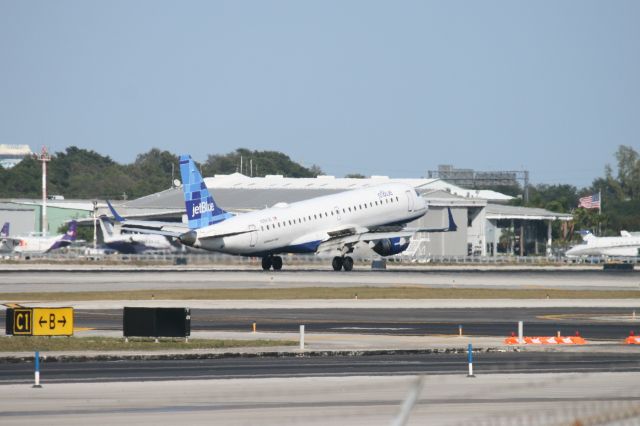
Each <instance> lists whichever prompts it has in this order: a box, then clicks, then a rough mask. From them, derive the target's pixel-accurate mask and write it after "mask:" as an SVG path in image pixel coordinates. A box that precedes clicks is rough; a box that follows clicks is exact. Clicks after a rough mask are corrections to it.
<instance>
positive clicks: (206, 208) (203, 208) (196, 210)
mask: <svg viewBox="0 0 640 426" xmlns="http://www.w3.org/2000/svg"><path fill="white" fill-rule="evenodd" d="M191 207H192V210H191V216H198V215H200V214H202V213H207V212H213V211H215V209H216V205H215V204H213V203H207V202H206V201H200V204H194V205H193V206H191Z"/></svg>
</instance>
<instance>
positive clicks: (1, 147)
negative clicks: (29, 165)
mask: <svg viewBox="0 0 640 426" xmlns="http://www.w3.org/2000/svg"><path fill="white" fill-rule="evenodd" d="M31 155H33V153H32V152H31V148H29V145H8V144H0V166H2V167H4V168H5V169H10V168H12V167H13V166H15V165H16V164H18V163H19V162H21V161H22V159H23V158H25V157H28V156H31Z"/></svg>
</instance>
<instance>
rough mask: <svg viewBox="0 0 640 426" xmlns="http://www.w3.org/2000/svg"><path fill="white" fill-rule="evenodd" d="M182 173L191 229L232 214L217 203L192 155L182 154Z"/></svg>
mask: <svg viewBox="0 0 640 426" xmlns="http://www.w3.org/2000/svg"><path fill="white" fill-rule="evenodd" d="M180 175H181V176H182V190H183V192H184V203H185V207H186V210H187V219H189V228H190V229H198V228H202V227H205V226H209V225H212V224H214V223H218V222H221V221H223V220H225V219H227V218H228V217H230V216H231V215H230V214H229V213H227V212H225V211H224V210H222V209H221V208H220V207H218V206H217V205H216V203H215V201H214V200H213V197H212V196H211V194H209V190H208V189H207V185H205V183H204V180H203V179H202V176H201V175H200V172H199V171H198V169H197V168H196V165H195V163H194V162H193V160H192V159H191V156H190V155H181V156H180Z"/></svg>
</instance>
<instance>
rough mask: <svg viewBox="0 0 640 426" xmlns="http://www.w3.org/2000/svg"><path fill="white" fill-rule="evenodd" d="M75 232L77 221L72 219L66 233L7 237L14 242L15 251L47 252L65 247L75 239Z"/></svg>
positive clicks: (27, 252)
mask: <svg viewBox="0 0 640 426" xmlns="http://www.w3.org/2000/svg"><path fill="white" fill-rule="evenodd" d="M77 235H78V233H77V223H76V221H75V220H72V221H71V222H70V223H69V229H68V230H67V232H66V233H64V234H60V235H55V236H51V237H44V236H42V237H40V236H28V237H9V239H10V240H12V241H13V242H14V244H15V249H14V251H15V252H16V253H25V254H29V253H47V252H49V251H51V250H55V249H59V248H62V247H67V246H68V245H70V244H71V243H72V242H74V241H75V239H76V236H77Z"/></svg>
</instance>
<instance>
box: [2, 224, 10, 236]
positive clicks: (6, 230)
mask: <svg viewBox="0 0 640 426" xmlns="http://www.w3.org/2000/svg"><path fill="white" fill-rule="evenodd" d="M8 236H9V222H5V223H4V225H2V231H0V237H8Z"/></svg>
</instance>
